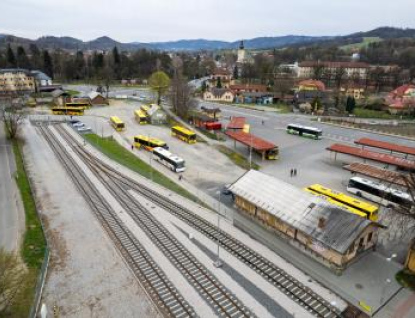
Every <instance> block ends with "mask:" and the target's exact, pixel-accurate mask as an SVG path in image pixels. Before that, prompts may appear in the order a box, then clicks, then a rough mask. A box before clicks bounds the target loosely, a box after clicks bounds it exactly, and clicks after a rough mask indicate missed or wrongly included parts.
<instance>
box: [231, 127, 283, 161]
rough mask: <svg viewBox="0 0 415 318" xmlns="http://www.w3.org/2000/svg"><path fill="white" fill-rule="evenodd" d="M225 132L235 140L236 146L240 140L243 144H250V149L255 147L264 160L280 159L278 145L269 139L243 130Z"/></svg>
mask: <svg viewBox="0 0 415 318" xmlns="http://www.w3.org/2000/svg"><path fill="white" fill-rule="evenodd" d="M225 134H226V135H227V136H229V137H230V138H232V139H233V140H234V147H236V142H237V141H238V142H240V143H241V144H243V145H245V146H248V148H249V149H253V150H254V151H255V152H257V153H259V154H260V155H261V158H262V160H264V159H269V160H273V159H278V146H276V145H274V144H273V143H271V142H269V141H266V140H264V139H262V138H259V137H257V136H255V135H252V134H250V133H245V132H243V131H230V130H228V131H226V133H225Z"/></svg>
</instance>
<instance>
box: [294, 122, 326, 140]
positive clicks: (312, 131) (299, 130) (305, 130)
mask: <svg viewBox="0 0 415 318" xmlns="http://www.w3.org/2000/svg"><path fill="white" fill-rule="evenodd" d="M287 133H289V134H291V135H299V136H304V137H309V138H313V139H321V138H322V135H323V131H322V130H321V129H318V128H315V127H307V126H302V125H298V124H289V125H288V126H287Z"/></svg>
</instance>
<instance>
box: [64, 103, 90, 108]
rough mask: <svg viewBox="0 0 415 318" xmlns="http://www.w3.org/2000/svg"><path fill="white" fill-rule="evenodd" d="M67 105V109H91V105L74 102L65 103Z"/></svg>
mask: <svg viewBox="0 0 415 318" xmlns="http://www.w3.org/2000/svg"><path fill="white" fill-rule="evenodd" d="M65 105H66V107H76V108H83V109H86V108H89V107H90V106H91V105H90V104H89V103H72V102H69V103H65Z"/></svg>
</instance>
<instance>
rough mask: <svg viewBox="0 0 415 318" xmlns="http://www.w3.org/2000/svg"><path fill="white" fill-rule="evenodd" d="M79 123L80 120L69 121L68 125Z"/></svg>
mask: <svg viewBox="0 0 415 318" xmlns="http://www.w3.org/2000/svg"><path fill="white" fill-rule="evenodd" d="M79 122H80V120H79V119H71V120H70V121H69V123H70V124H72V125H73V124H76V123H79Z"/></svg>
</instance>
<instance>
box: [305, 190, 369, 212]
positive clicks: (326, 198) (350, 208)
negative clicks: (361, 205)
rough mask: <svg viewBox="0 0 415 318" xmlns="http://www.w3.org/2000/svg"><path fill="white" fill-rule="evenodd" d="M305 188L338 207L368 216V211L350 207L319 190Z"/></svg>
mask: <svg viewBox="0 0 415 318" xmlns="http://www.w3.org/2000/svg"><path fill="white" fill-rule="evenodd" d="M304 190H305V191H307V192H308V193H310V194H312V195H314V196H316V197H319V198H320V199H323V200H324V201H326V202H328V203H330V204H332V205H335V206H338V207H340V208H342V209H343V210H346V211H347V212H350V213H353V214H357V215H359V216H360V217H362V218H367V215H366V213H364V212H362V211H359V210H357V209H354V208H352V207H350V206H348V205H346V204H343V203H341V202H339V201H336V200H333V199H332V198H330V197H326V196H325V195H322V194H319V193H317V192H314V191H313V190H310V189H308V188H304Z"/></svg>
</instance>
